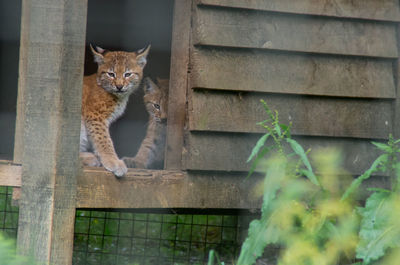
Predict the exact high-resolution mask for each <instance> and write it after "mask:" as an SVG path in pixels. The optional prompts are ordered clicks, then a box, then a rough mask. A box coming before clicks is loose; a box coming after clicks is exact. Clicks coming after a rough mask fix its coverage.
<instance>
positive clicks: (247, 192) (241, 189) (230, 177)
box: [0, 161, 390, 209]
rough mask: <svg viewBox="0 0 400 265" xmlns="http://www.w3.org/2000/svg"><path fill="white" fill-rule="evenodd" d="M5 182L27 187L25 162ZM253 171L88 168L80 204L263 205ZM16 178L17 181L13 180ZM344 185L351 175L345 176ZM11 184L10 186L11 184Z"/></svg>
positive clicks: (381, 180) (376, 182)
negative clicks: (123, 172)
mask: <svg viewBox="0 0 400 265" xmlns="http://www.w3.org/2000/svg"><path fill="white" fill-rule="evenodd" d="M0 172H1V173H0V176H1V177H0V186H14V187H18V186H20V185H21V181H20V180H21V166H20V165H15V164H12V162H11V161H1V162H0ZM246 174H247V173H232V172H231V173H228V172H219V173H217V172H213V173H207V172H197V173H196V172H185V171H174V170H143V169H129V170H128V173H127V174H126V176H125V177H124V178H122V179H116V178H115V176H114V175H113V174H112V173H110V172H109V171H107V170H105V169H103V168H89V167H85V168H84V170H83V171H82V172H81V174H80V175H79V176H78V178H77V179H78V183H77V196H76V207H77V208H99V209H105V208H110V209H111V208H114V209H134V208H136V209H141V208H215V209H256V208H260V206H261V200H260V197H259V196H261V194H260V185H262V182H261V181H262V178H261V177H260V176H257V175H253V176H252V177H251V178H249V179H245V176H246ZM8 178H9V179H11V178H12V179H14V180H13V181H10V180H7V179H8ZM342 180H343V183H344V187H346V185H348V184H350V181H351V179H349V178H342ZM9 184H10V185H9ZM388 187H390V180H389V178H387V177H380V176H373V177H371V178H370V179H368V180H366V181H364V182H363V184H362V187H361V189H360V191H359V192H358V195H357V198H358V199H360V200H364V199H365V198H367V196H369V195H370V193H371V192H369V191H367V190H366V189H367V188H388Z"/></svg>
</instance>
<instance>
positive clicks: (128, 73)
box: [124, 72, 133, 77]
mask: <svg viewBox="0 0 400 265" xmlns="http://www.w3.org/2000/svg"><path fill="white" fill-rule="evenodd" d="M132 74H133V73H130V72H127V73H125V74H124V77H130V76H132Z"/></svg>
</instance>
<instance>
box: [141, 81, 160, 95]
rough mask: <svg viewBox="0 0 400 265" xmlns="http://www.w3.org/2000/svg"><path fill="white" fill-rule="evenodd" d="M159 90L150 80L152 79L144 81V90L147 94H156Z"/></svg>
mask: <svg viewBox="0 0 400 265" xmlns="http://www.w3.org/2000/svg"><path fill="white" fill-rule="evenodd" d="M156 89H157V85H156V84H155V83H154V82H153V80H151V79H150V77H146V78H144V79H143V90H144V93H145V94H151V93H154V92H155V91H156Z"/></svg>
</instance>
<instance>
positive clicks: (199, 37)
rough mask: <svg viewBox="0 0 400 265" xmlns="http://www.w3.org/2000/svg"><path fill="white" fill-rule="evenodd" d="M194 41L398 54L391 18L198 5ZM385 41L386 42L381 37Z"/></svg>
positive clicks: (385, 54)
mask: <svg viewBox="0 0 400 265" xmlns="http://www.w3.org/2000/svg"><path fill="white" fill-rule="evenodd" d="M196 10H197V12H196V15H195V18H194V29H193V35H194V44H197V45H212V46H224V47H240V48H258V49H270V50H285V51H298V52H312V53H328V54H343V55H357V56H374V57H385V58H396V57H397V54H398V53H397V47H396V26H395V25H394V24H393V23H378V22H374V21H350V20H343V19H335V18H327V17H309V16H290V15H283V14H276V13H267V12H257V11H246V10H240V9H239V10H237V9H223V8H209V7H207V8H206V7H198V8H197V9H196ZM382 40H385V41H382Z"/></svg>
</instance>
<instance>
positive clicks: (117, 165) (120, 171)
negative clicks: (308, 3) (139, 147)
mask: <svg viewBox="0 0 400 265" xmlns="http://www.w3.org/2000/svg"><path fill="white" fill-rule="evenodd" d="M101 162H102V164H103V166H104V167H105V168H106V169H107V170H109V171H111V172H112V173H114V175H115V176H116V177H117V178H120V177H123V176H124V175H125V174H126V172H128V168H127V167H126V165H125V163H124V161H122V160H120V159H103V160H102V161H101Z"/></svg>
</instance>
